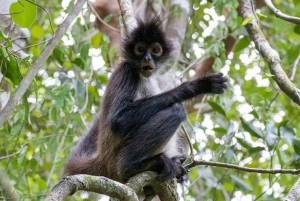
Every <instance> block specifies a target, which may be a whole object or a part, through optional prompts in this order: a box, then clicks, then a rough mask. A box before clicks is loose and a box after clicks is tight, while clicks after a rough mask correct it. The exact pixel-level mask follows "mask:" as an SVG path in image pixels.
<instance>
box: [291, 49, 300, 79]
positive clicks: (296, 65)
mask: <svg viewBox="0 0 300 201" xmlns="http://www.w3.org/2000/svg"><path fill="white" fill-rule="evenodd" d="M299 63H300V54H299V55H298V57H297V59H296V60H295V62H294V64H293V68H292V71H291V74H290V80H292V81H293V80H294V79H295V75H296V70H297V67H298V65H299Z"/></svg>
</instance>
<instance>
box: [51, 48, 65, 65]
mask: <svg viewBox="0 0 300 201" xmlns="http://www.w3.org/2000/svg"><path fill="white" fill-rule="evenodd" d="M52 55H53V56H54V58H55V59H56V60H57V61H58V63H59V64H60V65H63V63H64V61H65V54H64V52H63V51H62V50H61V49H59V48H55V49H54V50H53V53H52Z"/></svg>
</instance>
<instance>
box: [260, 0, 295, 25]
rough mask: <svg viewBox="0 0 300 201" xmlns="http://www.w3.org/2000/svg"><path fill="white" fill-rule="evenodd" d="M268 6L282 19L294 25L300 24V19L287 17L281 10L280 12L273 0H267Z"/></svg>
mask: <svg viewBox="0 0 300 201" xmlns="http://www.w3.org/2000/svg"><path fill="white" fill-rule="evenodd" d="M265 3H266V6H267V7H268V8H269V9H270V10H271V11H272V12H273V13H274V15H275V16H276V17H278V18H280V19H283V20H285V21H287V22H291V23H294V24H300V18H298V17H294V16H290V15H286V14H284V13H282V12H281V11H280V10H278V9H277V8H276V7H275V6H274V5H273V3H272V1H271V0H265Z"/></svg>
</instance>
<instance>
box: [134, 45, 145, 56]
mask: <svg viewBox="0 0 300 201" xmlns="http://www.w3.org/2000/svg"><path fill="white" fill-rule="evenodd" d="M145 52H146V48H145V46H144V45H143V44H140V43H138V44H136V45H135V46H134V53H135V54H136V55H138V56H140V55H143V54H145Z"/></svg>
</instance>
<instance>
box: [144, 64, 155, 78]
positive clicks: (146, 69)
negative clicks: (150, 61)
mask: <svg viewBox="0 0 300 201" xmlns="http://www.w3.org/2000/svg"><path fill="white" fill-rule="evenodd" d="M153 70H154V68H153V67H151V66H148V65H147V66H143V67H142V75H143V76H144V77H150V76H151V75H152V73H153Z"/></svg>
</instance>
